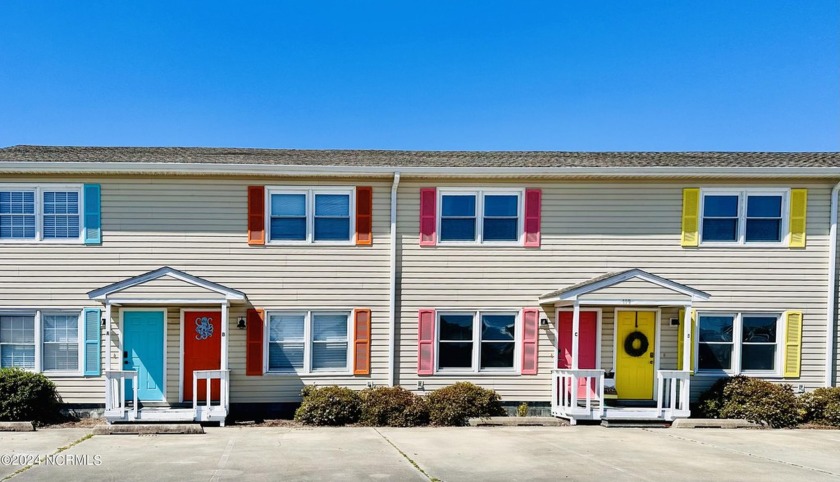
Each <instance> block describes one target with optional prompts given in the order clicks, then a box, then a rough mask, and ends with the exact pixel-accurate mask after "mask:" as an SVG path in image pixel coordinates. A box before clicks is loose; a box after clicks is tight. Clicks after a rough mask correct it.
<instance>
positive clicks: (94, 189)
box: [85, 184, 102, 244]
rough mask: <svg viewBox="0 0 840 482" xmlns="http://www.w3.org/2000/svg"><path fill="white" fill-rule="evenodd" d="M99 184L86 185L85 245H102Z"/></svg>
mask: <svg viewBox="0 0 840 482" xmlns="http://www.w3.org/2000/svg"><path fill="white" fill-rule="evenodd" d="M100 213H101V203H100V190H99V184H85V244H100V243H102V226H101V224H102V215H101V214H100Z"/></svg>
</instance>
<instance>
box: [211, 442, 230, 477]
mask: <svg viewBox="0 0 840 482" xmlns="http://www.w3.org/2000/svg"><path fill="white" fill-rule="evenodd" d="M234 445H236V439H235V438H232V439H230V440H228V443H227V446H226V447H225V451H224V452H222V456H221V457H220V458H219V463H218V464H217V465H216V470H215V471H214V472H213V475H212V476H211V477H210V480H212V481H216V480H221V476H220V472H219V471H221V470H224V468H225V466H226V465H227V463H228V459H230V454H231V452H233V446H234Z"/></svg>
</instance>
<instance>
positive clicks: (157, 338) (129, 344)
mask: <svg viewBox="0 0 840 482" xmlns="http://www.w3.org/2000/svg"><path fill="white" fill-rule="evenodd" d="M163 330H164V316H163V311H124V312H123V370H137V386H138V390H137V399H138V400H144V401H161V400H163V399H164V398H163V387H164V378H163V373H164V372H163V356H164V355H163ZM133 389H134V387H133V385H132V382H131V380H128V381H127V382H126V385H125V398H126V400H133V399H134V392H133V391H132V390H133Z"/></svg>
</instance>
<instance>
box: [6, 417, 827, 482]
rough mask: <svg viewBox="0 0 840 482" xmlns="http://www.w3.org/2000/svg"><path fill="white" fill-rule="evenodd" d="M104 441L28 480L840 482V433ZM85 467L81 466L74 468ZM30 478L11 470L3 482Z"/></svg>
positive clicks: (460, 432) (46, 436) (311, 435)
mask: <svg viewBox="0 0 840 482" xmlns="http://www.w3.org/2000/svg"><path fill="white" fill-rule="evenodd" d="M206 431H207V433H206V434H205V435H157V436H136V435H109V436H95V437H92V438H89V439H86V440H83V441H81V442H80V443H78V444H77V445H75V446H73V447H71V448H69V449H67V450H65V451H63V452H61V455H64V456H65V460H64V463H63V464H62V465H57V464H53V465H46V464H41V465H35V466H33V467H31V468H29V469H27V470H25V471H23V472H20V473H17V474H16V475H14V477H13V478H12V479H11V480H12V481H14V482H18V481H24V480H60V479H65V480H77V479H86V480H120V481H130V480H173V481H175V480H177V481H182V480H234V479H245V480H374V479H376V480H383V479H384V480H401V481H402V480H409V481H411V480H418V481H423V480H427V481H428V480H430V479H432V480H434V479H439V480H445V481H467V480H488V481H493V480H499V481H510V480H558V479H572V480H604V479H607V480H609V479H613V480H628V479H629V480H669V481H670V480H809V481H811V480H838V479H840V456H838V454H840V448H838V447H840V431H833V430H831V431H820V430H718V429H695V430H692V429H616V428H613V429H607V428H602V427H597V426H576V427H492V428H472V427H464V428H414V429H396V428H378V429H373V428H317V429H308V428H307V429H301V428H253V427H244V428H243V427H228V428H207V429H206ZM85 433H86V431H85V430H84V429H56V430H42V431H38V432H32V433H14V434H0V462H2V461H3V460H2V455H3V454H8V453H12V452H16V453H30V454H50V453H54V452H55V451H56V450H57V449H58V447H60V446H62V445H66V444H68V443H70V442H72V441H73V440H79V439H80V438H82V437H84V435H85ZM69 459H74V463H73V464H72V465H70V464H67V463H66V460H69ZM19 468H20V467H10V466H8V465H0V470H2V472H0V479H2V478H3V477H6V476H8V475H9V474H12V473H14V472H15V471H16V470H17V469H19Z"/></svg>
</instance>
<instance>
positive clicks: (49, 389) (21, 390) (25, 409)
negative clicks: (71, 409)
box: [0, 368, 61, 425]
mask: <svg viewBox="0 0 840 482" xmlns="http://www.w3.org/2000/svg"><path fill="white" fill-rule="evenodd" d="M60 403H61V399H60V398H59V396H58V392H56V389H55V384H53V382H52V381H51V380H50V379H49V378H47V377H45V376H44V375H42V374H40V373H32V372H28V371H26V370H21V369H19V368H0V420H6V421H12V422H21V421H33V422H36V423H37V424H39V425H40V424H45V423H51V422H56V421H58V420H60V419H61V414H60V413H59V404H60Z"/></svg>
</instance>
